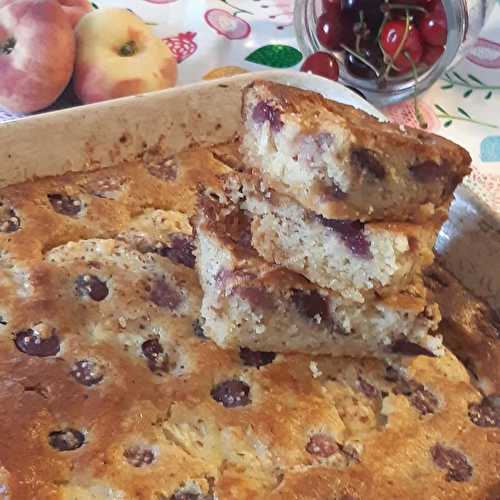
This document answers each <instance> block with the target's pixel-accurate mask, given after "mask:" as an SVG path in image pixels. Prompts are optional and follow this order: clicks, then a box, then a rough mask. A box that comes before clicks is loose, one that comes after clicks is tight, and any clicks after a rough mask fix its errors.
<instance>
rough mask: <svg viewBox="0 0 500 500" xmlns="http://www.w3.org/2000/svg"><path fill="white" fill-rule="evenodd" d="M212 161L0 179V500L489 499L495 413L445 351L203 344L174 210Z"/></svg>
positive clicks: (198, 151)
mask: <svg viewBox="0 0 500 500" xmlns="http://www.w3.org/2000/svg"><path fill="white" fill-rule="evenodd" d="M217 158H218V159H217ZM221 159H222V156H221V155H218V154H215V153H214V154H213V153H212V152H211V150H210V149H204V148H195V149H192V150H189V151H186V152H183V153H180V154H178V155H176V156H174V157H169V158H158V157H156V156H155V155H153V154H151V155H144V157H143V158H142V159H138V160H137V161H136V162H132V163H129V164H120V165H116V166H115V167H112V168H107V169H100V170H96V171H94V172H87V173H73V174H67V175H63V176H58V177H47V178H42V179H38V180H35V181H27V182H24V183H22V184H17V185H12V186H9V187H6V188H3V189H0V256H1V258H0V293H1V297H2V299H1V301H0V380H1V386H0V408H1V413H2V415H1V418H0V440H1V446H0V492H1V493H0V496H1V497H2V498H6V499H7V498H8V499H9V500H27V499H30V500H31V499H36V500H59V499H60V500H128V499H144V500H216V499H217V500H232V499H235V498H237V499H241V500H254V499H257V500H259V499H262V500H264V499H265V500H269V499H271V500H274V499H276V500H278V499H283V500H285V499H286V500H291V499H294V500H306V499H307V500H325V499H328V500H368V499H372V498H380V499H386V498H387V499H396V498H397V499H406V498H421V497H422V498H433V499H436V500H447V499H453V500H459V499H463V500H466V499H467V500H496V499H497V498H498V497H499V494H500V484H499V482H498V469H499V466H500V452H499V427H500V418H499V417H498V409H497V407H495V406H494V401H493V400H492V399H490V398H488V397H484V395H483V394H482V393H481V392H480V391H479V390H478V389H477V388H476V387H475V385H474V384H473V383H472V382H471V378H470V376H469V372H468V371H467V370H466V369H465V367H464V366H463V364H462V363H461V362H460V361H459V360H458V359H457V358H456V357H455V356H454V355H453V354H452V353H451V352H450V351H449V350H448V349H442V356H440V357H435V356H429V355H428V354H429V353H426V352H422V351H420V352H421V353H422V354H423V355H415V354H416V353H415V352H413V353H409V354H413V355H411V356H409V355H404V353H403V354H401V353H398V354H397V355H396V354H395V353H392V354H391V356H390V359H387V360H386V361H383V360H375V359H352V358H347V357H340V358H332V357H330V356H312V355H307V354H291V353H289V354H279V353H275V352H269V351H255V350H250V349H248V348H241V349H233V350H229V349H221V348H219V347H218V346H217V345H216V344H215V343H214V342H212V341H211V340H210V339H209V338H208V337H207V335H206V334H207V333H208V332H207V331H206V325H205V324H204V321H203V319H202V318H201V316H200V307H201V302H202V296H203V293H202V289H201V288H200V284H199V280H198V277H197V272H196V269H195V267H193V266H196V265H197V264H196V260H197V257H196V253H197V250H196V248H195V241H194V237H195V235H194V234H193V228H192V226H191V224H190V220H191V219H192V218H193V217H194V216H195V215H196V214H195V212H196V206H197V203H198V193H199V192H200V188H204V189H205V188H207V187H211V186H213V187H214V190H215V191H216V190H217V189H219V188H220V184H219V183H220V177H221V176H225V175H227V173H228V171H229V168H228V166H226V165H224V163H223V162H221V161H219V160H221ZM237 227H238V226H236V228H237ZM456 290H457V288H455V287H450V291H449V298H450V300H451V301H453V297H452V294H454V293H455V292H456ZM471 300H472V299H471ZM476 307H477V306H476ZM488 321H489V319H488V316H487V315H484V322H488ZM448 327H449V324H444V325H442V326H441V327H440V330H439V332H440V334H441V335H443V337H444V338H445V340H446V339H447V338H450V335H449V334H448V331H447V328H448ZM483 328H486V325H483ZM455 334H456V330H455V331H454V333H453V335H455ZM400 347H401V346H400ZM407 347H408V346H407ZM406 354H408V353H406ZM497 375H498V374H497ZM489 376H490V377H493V378H495V373H494V372H493V371H491V372H490V374H489ZM496 380H498V376H496Z"/></svg>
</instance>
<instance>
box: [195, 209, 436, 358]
mask: <svg viewBox="0 0 500 500" xmlns="http://www.w3.org/2000/svg"><path fill="white" fill-rule="evenodd" d="M202 212H203V213H202V214H200V215H199V217H198V222H197V224H196V226H195V232H196V247H197V263H196V267H197V269H198V275H199V276H200V281H201V287H202V290H203V300H202V307H201V315H202V317H203V318H204V319H205V331H206V334H207V335H208V336H209V337H210V338H211V339H213V340H214V341H215V342H216V343H217V345H219V346H221V347H223V348H233V349H234V348H237V347H239V346H243V347H247V348H251V349H254V350H264V351H266V350H272V351H276V352H304V353H310V354H330V355H333V356H342V355H344V356H345V355H349V356H355V357H364V356H374V357H379V358H382V359H384V358H387V357H388V356H389V355H390V354H391V353H392V352H399V346H401V345H404V346H408V345H411V346H413V348H414V349H417V350H418V349H420V350H421V351H422V352H426V353H428V354H431V353H432V354H434V355H440V354H442V345H441V337H440V336H434V335H433V334H432V331H433V330H436V328H437V324H438V322H439V320H440V315H439V311H438V309H437V306H436V305H435V304H432V303H428V302H427V300H426V295H425V289H424V288H423V287H421V286H418V284H414V285H411V286H409V287H408V288H407V289H406V290H405V291H403V292H401V293H397V294H394V295H392V296H391V297H388V298H386V299H382V298H380V297H377V296H376V295H372V296H371V297H365V301H364V302H362V303H359V302H358V301H356V300H352V299H346V298H345V297H343V296H342V295H340V294H338V293H335V292H332V291H330V290H327V289H324V288H320V287H317V286H315V285H313V284H312V283H310V282H308V281H307V280H306V279H304V278H303V277H302V276H300V275H299V274H296V273H294V272H292V271H289V270H287V269H285V268H281V267H278V266H274V265H273V264H269V263H267V262H266V261H264V260H262V259H261V258H260V257H259V256H258V255H257V253H256V252H255V250H253V248H251V247H250V246H249V245H248V244H247V245H246V244H245V241H246V243H249V242H250V232H249V231H250V230H249V228H245V227H244V226H245V224H244V223H241V222H240V224H239V226H240V228H241V230H240V231H235V220H236V219H237V218H239V219H240V220H244V219H245V216H244V214H243V213H242V212H240V211H239V210H238V209H234V207H231V208H223V207H221V206H220V205H219V206H218V207H217V208H215V209H209V210H204V211H203V210H202ZM247 223H248V221H247ZM228 227H229V228H232V231H231V232H230V233H228V230H227V228H228Z"/></svg>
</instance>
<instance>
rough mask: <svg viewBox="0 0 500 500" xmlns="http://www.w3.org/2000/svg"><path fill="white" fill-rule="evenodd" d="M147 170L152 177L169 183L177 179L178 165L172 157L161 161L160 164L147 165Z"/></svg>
mask: <svg viewBox="0 0 500 500" xmlns="http://www.w3.org/2000/svg"><path fill="white" fill-rule="evenodd" d="M147 170H148V172H149V173H150V174H151V175H152V176H153V177H157V178H158V179H160V180H161V181H164V182H171V181H175V179H176V178H177V172H178V170H179V165H178V164H177V161H176V160H175V158H174V157H170V158H166V159H165V160H163V162H162V163H159V164H155V165H149V166H148V167H147Z"/></svg>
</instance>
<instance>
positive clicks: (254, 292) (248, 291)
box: [233, 286, 273, 310]
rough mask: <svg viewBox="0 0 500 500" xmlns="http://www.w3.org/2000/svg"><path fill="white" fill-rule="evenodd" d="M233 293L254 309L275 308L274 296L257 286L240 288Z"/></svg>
mask: <svg viewBox="0 0 500 500" xmlns="http://www.w3.org/2000/svg"><path fill="white" fill-rule="evenodd" d="M233 293H235V294H236V295H239V296H240V297H241V298H242V299H243V300H246V301H247V302H248V303H249V304H250V306H251V308H252V309H261V310H262V309H269V308H272V307H273V298H272V295H271V294H270V293H269V292H268V291H267V290H266V289H265V288H259V287H257V286H238V287H236V288H234V289H233Z"/></svg>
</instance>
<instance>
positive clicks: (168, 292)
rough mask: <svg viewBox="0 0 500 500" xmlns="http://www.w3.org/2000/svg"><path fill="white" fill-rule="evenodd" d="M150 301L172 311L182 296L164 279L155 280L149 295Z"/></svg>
mask: <svg viewBox="0 0 500 500" xmlns="http://www.w3.org/2000/svg"><path fill="white" fill-rule="evenodd" d="M150 298H151V301H152V302H153V303H154V304H156V305H157V306H158V307H163V308H165V309H170V310H171V311H174V310H175V309H176V308H177V307H178V306H179V305H180V303H181V302H182V296H181V295H180V294H179V293H178V292H177V291H176V290H174V289H173V288H172V286H171V285H170V284H168V283H167V282H166V281H165V280H164V279H159V280H156V281H155V282H154V283H153V287H152V290H151V295H150Z"/></svg>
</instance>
